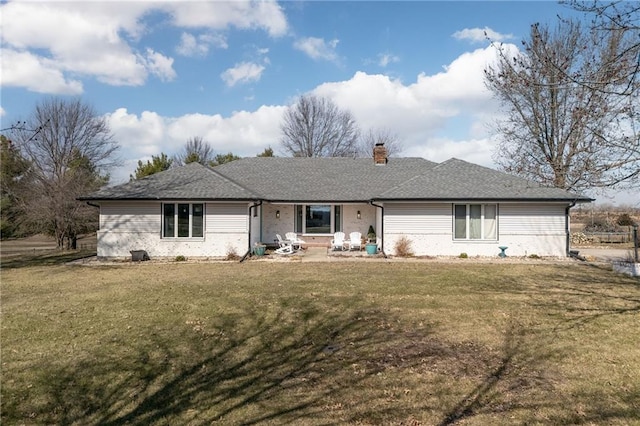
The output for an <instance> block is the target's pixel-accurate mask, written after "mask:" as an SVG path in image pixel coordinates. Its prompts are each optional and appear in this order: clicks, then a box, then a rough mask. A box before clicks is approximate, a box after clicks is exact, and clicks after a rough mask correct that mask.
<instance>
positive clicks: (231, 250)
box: [225, 246, 240, 260]
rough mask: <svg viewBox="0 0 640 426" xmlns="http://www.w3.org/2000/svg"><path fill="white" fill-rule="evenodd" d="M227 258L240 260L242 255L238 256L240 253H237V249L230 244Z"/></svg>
mask: <svg viewBox="0 0 640 426" xmlns="http://www.w3.org/2000/svg"><path fill="white" fill-rule="evenodd" d="M225 260H240V256H238V253H236V249H234V248H233V247H231V246H228V247H227V257H225Z"/></svg>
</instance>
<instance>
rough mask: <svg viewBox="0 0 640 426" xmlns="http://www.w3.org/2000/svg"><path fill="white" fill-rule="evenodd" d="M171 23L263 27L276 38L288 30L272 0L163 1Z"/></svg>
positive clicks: (278, 8)
mask: <svg viewBox="0 0 640 426" xmlns="http://www.w3.org/2000/svg"><path fill="white" fill-rule="evenodd" d="M164 7H165V9H167V10H169V11H170V13H171V15H172V17H173V19H174V24H175V25H176V26H178V27H185V28H212V29H225V28H227V27H229V26H234V27H236V28H240V29H258V28H259V29H264V30H266V31H267V32H268V33H269V35H270V36H272V37H278V36H282V35H284V34H286V32H287V30H288V25H287V19H286V17H285V15H284V12H283V11H282V8H281V7H280V6H279V5H278V3H277V2H275V1H272V0H260V1H256V0H235V1H225V2H222V1H210V2H196V1H190V0H186V1H172V2H168V3H165V4H164Z"/></svg>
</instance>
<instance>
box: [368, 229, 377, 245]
mask: <svg viewBox="0 0 640 426" xmlns="http://www.w3.org/2000/svg"><path fill="white" fill-rule="evenodd" d="M367 238H368V239H369V242H370V243H375V242H376V231H375V230H374V229H373V225H369V230H368V231H367Z"/></svg>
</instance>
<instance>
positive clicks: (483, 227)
mask: <svg viewBox="0 0 640 426" xmlns="http://www.w3.org/2000/svg"><path fill="white" fill-rule="evenodd" d="M453 213H454V214H453V215H454V218H453V238H454V239H456V240H497V239H498V205H497V204H455V205H454V206H453Z"/></svg>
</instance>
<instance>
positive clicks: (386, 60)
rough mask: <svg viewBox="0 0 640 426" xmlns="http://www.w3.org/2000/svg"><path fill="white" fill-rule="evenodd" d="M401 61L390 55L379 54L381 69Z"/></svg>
mask: <svg viewBox="0 0 640 426" xmlns="http://www.w3.org/2000/svg"><path fill="white" fill-rule="evenodd" d="M399 61H400V58H398V57H397V56H395V55H392V54H390V53H380V54H378V65H380V66H381V67H386V66H387V65H389V64H391V63H394V62H399Z"/></svg>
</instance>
